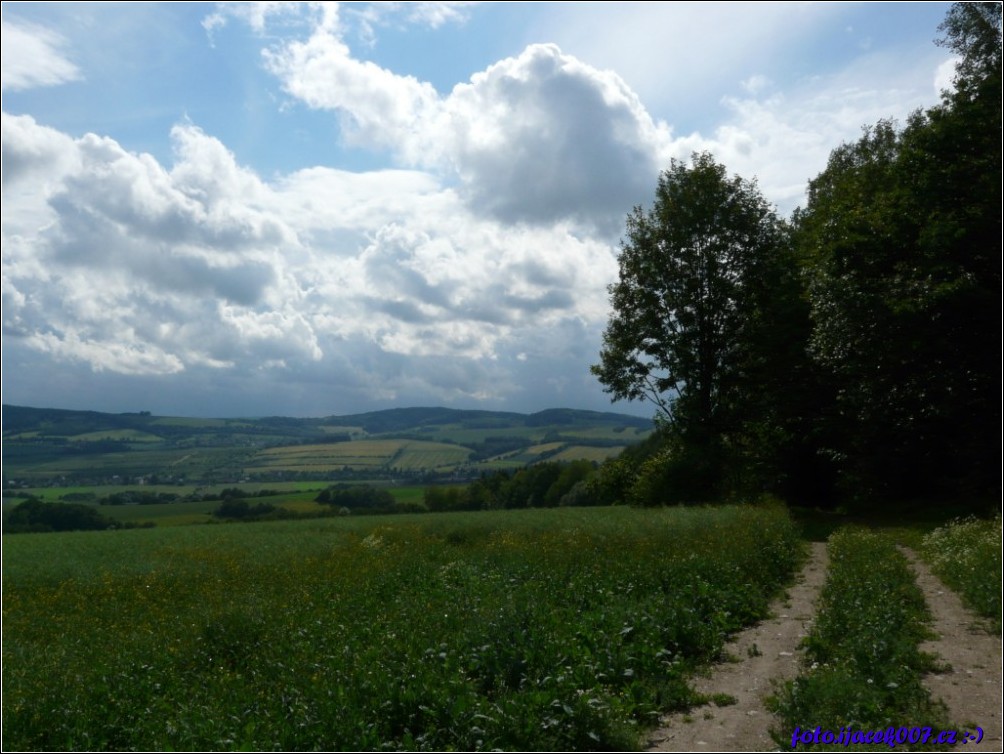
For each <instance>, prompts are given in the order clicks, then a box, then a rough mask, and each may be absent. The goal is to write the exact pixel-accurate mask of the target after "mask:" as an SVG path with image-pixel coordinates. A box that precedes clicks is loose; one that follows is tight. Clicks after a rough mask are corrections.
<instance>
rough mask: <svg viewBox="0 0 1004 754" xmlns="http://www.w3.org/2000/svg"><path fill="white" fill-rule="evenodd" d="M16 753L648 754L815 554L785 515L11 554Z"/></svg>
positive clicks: (371, 531)
mask: <svg viewBox="0 0 1004 754" xmlns="http://www.w3.org/2000/svg"><path fill="white" fill-rule="evenodd" d="M3 545H4V547H3V625H4V641H3V664H2V668H3V670H2V672H3V689H4V694H3V701H2V705H3V726H2V731H3V734H2V735H3V741H2V744H3V748H4V749H19V750H73V749H78V750H79V749H87V750H108V749H130V748H144V749H154V750H167V749H174V750H203V749H285V750H301V749H329V750H331V749H335V750H337V749H355V750H398V749H411V750H416V749H469V750H476V749H493V748H500V749H510V750H511V749H525V750H534V749H538V750H539V749H556V750H561V749H630V748H633V747H636V746H637V745H638V744H639V743H640V740H641V734H642V732H643V731H644V730H645V729H646V728H647V727H649V726H651V725H653V724H654V723H655V722H656V719H657V717H658V714H659V712H660V711H662V710H665V709H669V708H679V707H681V706H686V705H688V704H689V703H691V702H693V701H694V699H695V695H694V692H692V691H691V690H690V689H689V687H688V684H687V680H688V677H689V674H690V673H691V672H692V671H693V670H694V668H695V667H697V666H699V665H700V664H702V663H706V662H708V661H710V660H713V659H715V658H717V657H718V656H719V655H720V653H721V652H722V647H723V641H724V639H725V637H726V636H727V635H728V634H730V633H731V632H733V631H735V630H737V629H738V628H739V627H740V626H741V625H744V624H748V623H751V622H753V621H755V620H757V619H759V618H761V617H763V615H764V613H765V610H766V605H767V602H768V600H769V598H770V596H771V595H773V594H775V593H776V592H777V591H778V590H779V589H780V588H781V587H782V586H783V585H784V584H785V583H786V581H787V580H788V579H790V578H791V575H792V573H793V570H794V569H795V567H796V566H797V564H798V562H799V559H800V557H801V548H800V545H799V542H798V537H797V532H796V529H795V526H794V524H793V523H792V521H791V520H790V519H789V518H788V516H787V514H786V512H785V511H784V510H783V509H780V508H752V507H742V508H740V507H720V508H701V509H698V508H688V509H682V508H681V509H662V510H650V511H645V510H632V509H625V508H608V509H552V510H528V511H507V512H490V513H468V514H441V515H436V516H392V517H380V518H372V517H366V518H363V517H359V518H357V517H347V518H329V519H317V520H311V521H286V522H269V523H261V524H246V525H233V526H203V527H174V528H157V529H142V530H128V531H108V532H79V533H65V534H43V535H31V534H27V535H19V536H5V537H4V542H3Z"/></svg>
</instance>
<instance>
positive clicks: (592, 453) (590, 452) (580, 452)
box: [548, 445, 623, 463]
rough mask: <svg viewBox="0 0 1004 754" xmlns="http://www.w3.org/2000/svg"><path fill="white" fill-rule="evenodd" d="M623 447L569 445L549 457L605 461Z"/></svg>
mask: <svg viewBox="0 0 1004 754" xmlns="http://www.w3.org/2000/svg"><path fill="white" fill-rule="evenodd" d="M621 450H623V448H593V447H588V446H586V445H569V446H568V447H567V448H565V449H564V450H562V451H561V452H560V453H555V454H554V455H553V456H551V457H550V458H548V460H549V461H579V460H582V461H595V462H596V463H603V462H604V461H605V460H607V459H608V458H613V457H614V456H616V455H618V454H620V452H621Z"/></svg>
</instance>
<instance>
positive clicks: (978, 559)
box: [921, 515, 1001, 634]
mask: <svg viewBox="0 0 1004 754" xmlns="http://www.w3.org/2000/svg"><path fill="white" fill-rule="evenodd" d="M921 553H922V555H923V557H924V559H925V560H927V561H928V562H929V563H930V564H931V569H932V570H933V571H934V572H935V573H936V574H937V575H938V576H939V577H941V579H942V581H944V582H945V583H946V584H948V585H949V586H950V587H951V588H952V589H954V590H955V591H957V592H958V593H959V594H960V595H961V596H962V599H963V601H964V602H965V603H966V604H967V605H968V606H969V607H970V608H972V609H973V610H975V611H976V612H977V613H978V614H979V615H982V616H983V617H985V618H989V619H990V621H991V622H992V624H993V627H994V630H995V631H996V632H997V633H998V634H1000V633H1001V516H1000V515H998V516H997V518H995V519H993V520H992V521H980V520H978V519H976V518H972V517H970V518H966V519H956V520H955V521H952V522H951V523H949V524H946V525H945V526H942V527H940V528H938V529H935V530H934V531H933V532H931V533H930V534H928V535H927V536H925V537H924V542H923V545H922V547H921Z"/></svg>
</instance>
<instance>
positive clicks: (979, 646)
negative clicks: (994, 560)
mask: <svg viewBox="0 0 1004 754" xmlns="http://www.w3.org/2000/svg"><path fill="white" fill-rule="evenodd" d="M811 548H812V549H811V554H810V557H809V561H808V562H807V563H806V565H805V567H804V568H803V569H802V572H801V573H800V575H799V577H798V580H797V583H796V584H795V586H793V587H792V588H791V589H789V590H788V594H787V598H786V599H782V600H779V601H777V602H776V603H775V604H774V605H772V608H771V614H772V615H773V616H775V617H772V618H770V619H768V620H765V621H763V622H762V623H759V624H758V625H756V626H753V627H751V628H749V629H747V630H746V631H743V632H742V633H741V634H739V635H738V636H737V637H736V639H735V641H734V642H732V643H731V644H729V645H728V647H727V648H726V649H727V651H728V652H729V654H730V656H731V657H732V659H733V660H734V661H733V662H725V663H721V664H719V665H716V666H714V667H713V668H711V669H710V671H709V672H708V673H707V674H706V675H705V676H701V677H699V678H697V679H696V680H695V682H694V687H695V688H696V689H697V690H698V691H700V692H701V693H704V694H726V695H729V696H731V697H734V698H735V699H736V703H735V704H731V705H727V706H723V707H718V706H716V705H714V704H708V705H705V706H702V707H697V708H695V709H693V710H691V711H690V712H688V713H686V714H684V713H676V714H673V715H667V716H666V717H664V718H663V719H662V722H661V725H660V727H659V728H658V729H657V730H655V731H653V732H652V734H651V735H650V737H649V748H648V751H702V750H703V751H777V750H779V747H778V746H777V744H775V743H774V741H773V739H771V737H770V733H769V731H770V728H771V727H772V726H775V727H776V726H777V724H778V723H777V721H776V719H775V718H774V717H773V716H772V715H771V714H770V712H768V711H767V709H766V708H765V706H764V699H765V697H766V696H767V695H769V694H770V693H771V691H772V682H773V681H774V680H775V679H776V680H785V679H790V678H794V677H795V675H797V673H798V663H799V658H800V651H799V643H800V642H801V640H802V638H803V637H804V636H805V635H806V634H807V633H808V631H809V628H810V626H811V623H812V619H813V616H814V614H815V602H816V599H817V598H818V596H819V592H820V590H821V588H822V585H823V582H824V580H825V577H826V567H827V563H828V560H827V556H826V545H825V544H823V543H821V542H813V543H812V544H811ZM902 549H903V552H904V554H905V555H906V557H907V558H908V559H909V560H910V563H911V565H912V567H913V569H914V572H915V573H916V575H917V584H918V586H919V587H920V588H921V590H922V591H923V592H924V597H925V599H926V600H927V604H928V606H929V607H930V609H931V612H932V614H933V617H934V623H933V626H932V628H933V630H934V631H935V632H936V633H937V634H938V637H939V638H937V639H936V640H932V641H930V642H927V643H925V644H924V645H922V647H921V649H922V650H923V651H925V652H930V653H933V654H935V655H937V656H938V658H939V663H941V664H945V665H948V666H950V667H951V670H949V671H947V672H944V673H937V674H932V675H929V676H927V678H926V679H925V683H926V685H927V687H928V689H929V690H930V692H931V696H932V697H933V698H934V699H939V698H940V699H942V700H943V701H944V703H945V705H946V706H947V707H948V711H949V717H950V719H951V720H953V721H954V722H955V723H956V724H957V725H959V726H963V727H961V728H960V731H974V730H975V726H977V725H978V726H979V727H981V728H982V729H983V740H982V741H981V742H980V743H979V744H975V743H972V742H970V743H966V744H962V742H961V733H960V740H959V745H963V746H964V747H965V749H966V750H967V751H969V750H971V751H1001V750H1002V743H1004V742H1002V723H1001V704H1002V701H1001V639H1000V638H999V637H997V636H995V635H992V634H989V633H987V631H986V630H985V628H984V627H983V626H982V622H981V621H980V620H979V619H978V618H977V617H976V616H975V615H974V614H973V613H972V612H970V611H969V610H967V609H966V608H965V607H964V606H963V605H962V602H961V600H960V599H959V598H958V596H957V595H956V594H955V593H954V592H952V591H950V590H949V589H948V588H947V587H945V586H944V585H943V584H942V583H941V582H940V581H939V580H938V579H937V578H936V577H935V576H934V575H933V574H931V572H930V570H929V569H928V568H927V566H926V565H924V563H922V562H921V561H920V560H919V558H917V556H916V555H915V554H914V553H913V552H911V551H910V550H908V549H906V548H902Z"/></svg>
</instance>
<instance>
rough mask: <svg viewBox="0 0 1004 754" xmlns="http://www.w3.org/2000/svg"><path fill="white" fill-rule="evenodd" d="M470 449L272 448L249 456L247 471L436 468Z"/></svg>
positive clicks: (383, 443) (412, 445)
mask: <svg viewBox="0 0 1004 754" xmlns="http://www.w3.org/2000/svg"><path fill="white" fill-rule="evenodd" d="M469 456H470V451H469V450H467V449H466V448H462V447H459V446H457V445H448V444H446V443H437V442H424V441H418V440H353V441H350V442H338V443H328V444H321V445H295V446H291V447H283V448H269V449H268V450H263V451H261V452H260V453H258V454H256V455H255V456H254V457H253V458H251V459H250V461H249V464H248V466H247V467H246V469H245V470H246V472H247V473H249V474H254V473H261V472H263V471H322V472H323V471H337V470H340V469H343V468H348V469H353V470H363V471H365V470H370V469H390V468H395V469H405V470H415V469H437V468H448V467H452V466H456V465H457V464H460V463H463V462H464V461H466V460H467V458H468V457H469Z"/></svg>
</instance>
